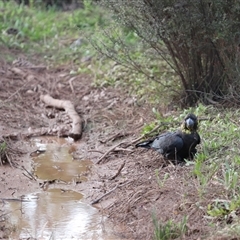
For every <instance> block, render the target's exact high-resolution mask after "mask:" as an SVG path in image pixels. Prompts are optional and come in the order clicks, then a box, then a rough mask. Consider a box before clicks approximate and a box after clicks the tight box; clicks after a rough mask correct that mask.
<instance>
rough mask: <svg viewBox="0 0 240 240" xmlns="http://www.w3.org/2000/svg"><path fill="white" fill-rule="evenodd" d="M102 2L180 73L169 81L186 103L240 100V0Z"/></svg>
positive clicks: (127, 0) (115, 16) (122, 0)
mask: <svg viewBox="0 0 240 240" xmlns="http://www.w3.org/2000/svg"><path fill="white" fill-rule="evenodd" d="M102 4H103V5H104V6H105V7H107V8H108V9H109V10H110V11H112V13H113V17H114V19H115V20H116V21H117V22H118V23H121V24H122V25H124V26H125V27H127V28H128V29H131V30H133V31H134V32H135V33H137V35H138V36H139V37H140V38H141V39H142V40H143V41H144V42H145V43H147V44H148V45H149V46H150V47H151V48H152V49H154V50H155V52H156V54H157V55H158V56H161V57H163V58H164V59H165V60H166V61H168V63H169V64H170V66H171V67H172V68H173V69H174V70H175V72H176V73H177V75H178V76H179V80H176V81H179V82H177V83H172V82H171V85H176V86H177V85H178V86H179V85H180V86H181V89H182V92H181V99H182V100H183V102H184V103H185V104H189V105H193V104H195V103H196V102H197V101H198V100H199V99H200V100H202V101H203V102H205V103H213V102H214V103H215V102H216V101H231V102H232V101H234V103H240V95H239V92H240V79H239V78H240V76H239V71H240V69H239V64H240V60H239V57H240V55H239V53H240V51H239V49H240V48H239V46H240V1H235V0H227V1H226V0H216V1H207V0H182V1H179V0H134V1H129V0H121V1H119V0H103V1H102ZM118 44H119V42H118ZM166 49H167V51H166ZM117 54H118V53H116V57H117Z"/></svg>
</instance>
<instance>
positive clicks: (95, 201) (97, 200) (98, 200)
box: [91, 184, 119, 205]
mask: <svg viewBox="0 0 240 240" xmlns="http://www.w3.org/2000/svg"><path fill="white" fill-rule="evenodd" d="M118 186H119V184H117V185H116V186H115V187H114V188H113V189H111V190H110V191H108V192H106V193H105V194H103V195H102V196H101V197H100V198H98V199H96V200H94V201H93V202H91V205H94V204H96V203H99V202H100V201H101V200H102V199H103V198H104V197H106V196H107V195H109V194H110V193H112V192H113V191H115V190H116V189H117V188H118Z"/></svg>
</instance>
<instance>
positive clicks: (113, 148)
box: [97, 123, 162, 164]
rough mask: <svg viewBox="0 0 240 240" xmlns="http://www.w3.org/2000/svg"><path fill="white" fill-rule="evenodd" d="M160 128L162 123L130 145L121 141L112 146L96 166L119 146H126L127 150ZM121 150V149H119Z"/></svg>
mask: <svg viewBox="0 0 240 240" xmlns="http://www.w3.org/2000/svg"><path fill="white" fill-rule="evenodd" d="M161 126H162V123H161V124H159V125H157V126H156V127H155V128H153V129H152V130H151V131H150V132H148V133H147V134H144V135H142V136H141V137H139V138H137V139H135V140H133V141H132V142H130V143H129V142H127V141H123V142H120V143H118V144H116V145H114V146H113V147H111V148H110V149H109V150H108V151H107V152H105V153H104V154H103V155H102V156H101V157H100V158H99V159H98V161H97V164H99V163H101V162H102V161H103V159H104V158H105V157H106V156H107V155H108V154H109V153H111V152H113V151H114V150H115V149H116V148H118V147H119V146H120V145H122V144H126V146H125V148H127V147H129V146H131V145H133V144H135V143H137V142H138V141H140V140H141V139H143V138H144V137H146V136H147V135H149V134H151V133H153V132H155V131H156V130H157V129H158V128H160V127H161ZM121 150H123V149H121Z"/></svg>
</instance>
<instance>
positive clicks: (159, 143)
mask: <svg viewBox="0 0 240 240" xmlns="http://www.w3.org/2000/svg"><path fill="white" fill-rule="evenodd" d="M182 127H183V130H178V131H176V132H166V133H163V134H161V135H159V136H157V137H155V138H153V139H150V140H147V141H143V142H140V143H138V144H137V145H136V147H142V148H147V149H153V150H155V151H157V152H158V153H160V154H162V155H163V156H164V158H165V159H169V160H176V161H177V162H181V161H183V160H184V159H187V158H188V159H192V158H193V157H194V155H195V154H196V152H197V150H196V146H197V145H198V144H200V141H201V139H200V136H199V134H198V133H197V128H198V120H197V117H196V116H195V115H194V114H188V115H187V116H186V117H185V119H184V122H183V125H182Z"/></svg>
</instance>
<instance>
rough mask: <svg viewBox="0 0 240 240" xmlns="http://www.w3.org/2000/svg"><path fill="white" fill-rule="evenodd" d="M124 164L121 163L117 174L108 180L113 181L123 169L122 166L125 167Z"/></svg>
mask: <svg viewBox="0 0 240 240" xmlns="http://www.w3.org/2000/svg"><path fill="white" fill-rule="evenodd" d="M125 163H126V161H124V162H123V163H122V165H121V166H120V168H119V169H118V171H117V173H116V174H115V175H114V176H112V177H111V178H110V179H109V180H113V179H115V178H116V177H117V176H118V175H119V174H120V172H121V171H122V169H123V168H124V166H125Z"/></svg>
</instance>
